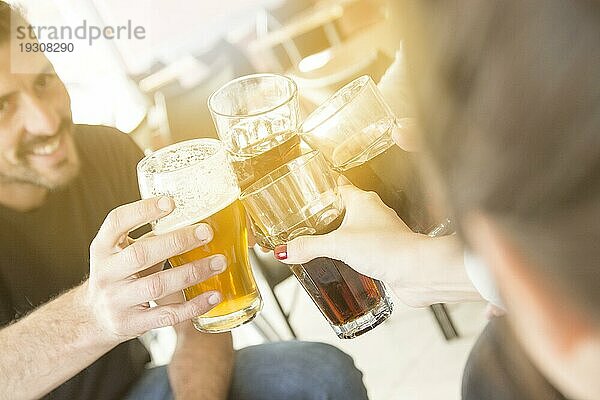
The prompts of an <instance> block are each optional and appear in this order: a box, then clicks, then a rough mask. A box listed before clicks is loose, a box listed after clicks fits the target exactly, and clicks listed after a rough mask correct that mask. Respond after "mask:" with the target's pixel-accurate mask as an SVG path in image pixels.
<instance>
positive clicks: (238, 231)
mask: <svg viewBox="0 0 600 400" xmlns="http://www.w3.org/2000/svg"><path fill="white" fill-rule="evenodd" d="M137 172H138V181H139V186H140V193H141V195H142V198H149V197H155V196H169V197H171V198H172V199H173V201H174V202H175V209H174V210H173V212H172V213H171V214H169V215H167V216H165V217H163V218H160V219H159V220H157V221H154V222H153V223H152V230H153V231H154V232H155V233H157V234H160V233H164V232H169V231H172V230H175V229H178V228H181V227H184V226H188V225H192V224H196V223H199V222H204V223H207V224H209V225H210V226H211V228H212V229H213V232H214V238H213V240H212V241H211V242H210V243H208V244H206V245H203V246H200V247H198V248H196V249H194V250H191V251H188V252H186V253H183V254H180V255H178V256H175V257H171V258H170V259H169V263H170V264H171V265H172V266H173V267H178V266H180V265H183V264H186V263H189V262H191V261H194V260H198V259H201V258H205V257H208V256H211V255H214V254H223V255H224V256H225V258H226V259H227V262H228V266H227V269H226V270H225V271H224V272H222V273H221V274H219V275H216V276H213V277H211V278H209V279H207V280H206V281H204V282H202V283H199V284H197V285H194V286H191V287H189V288H187V289H185V290H184V294H185V297H186V299H187V300H189V299H191V298H193V297H196V296H197V295H199V294H200V293H203V292H206V291H208V290H218V291H220V292H221V295H222V302H221V303H220V304H218V305H217V306H216V307H214V308H213V309H212V310H210V311H209V312H207V313H206V314H203V315H199V316H197V317H195V318H193V319H192V322H193V324H194V326H195V327H196V329H198V330H199V331H203V332H211V333H216V332H224V331H229V330H231V329H233V328H235V327H237V326H239V325H241V324H243V323H246V322H248V321H250V320H252V319H253V318H254V317H255V316H256V315H257V314H258V312H259V311H260V309H261V308H262V300H261V296H260V293H259V291H258V288H257V286H256V282H255V281H254V277H253V275H252V270H251V268H250V263H249V260H248V236H247V230H246V215H245V212H244V209H243V207H242V206H241V204H240V201H239V199H238V197H239V194H240V188H239V186H238V182H237V179H236V176H235V173H234V171H233V169H232V168H231V165H230V163H229V159H228V155H227V152H226V150H225V148H224V147H223V145H222V144H221V142H220V141H218V140H216V139H195V140H188V141H184V142H179V143H175V144H173V145H170V146H167V147H165V148H162V149H160V150H158V151H156V152H154V153H153V154H151V155H149V156H147V157H145V158H144V159H142V160H141V161H140V162H139V164H138V167H137Z"/></svg>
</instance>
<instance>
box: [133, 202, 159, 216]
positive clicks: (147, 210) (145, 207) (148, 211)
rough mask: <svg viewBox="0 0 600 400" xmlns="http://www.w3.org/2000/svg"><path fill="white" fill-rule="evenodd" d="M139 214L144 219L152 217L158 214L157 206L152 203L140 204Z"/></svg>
mask: <svg viewBox="0 0 600 400" xmlns="http://www.w3.org/2000/svg"><path fill="white" fill-rule="evenodd" d="M137 213H138V215H139V216H140V218H143V219H145V218H148V217H152V216H154V215H155V214H156V206H155V205H154V203H153V202H151V201H142V202H140V203H139V207H138V209H137Z"/></svg>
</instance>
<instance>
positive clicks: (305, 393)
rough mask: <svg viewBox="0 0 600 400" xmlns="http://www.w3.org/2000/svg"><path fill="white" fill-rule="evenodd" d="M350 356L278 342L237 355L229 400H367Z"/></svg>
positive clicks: (320, 345)
mask: <svg viewBox="0 0 600 400" xmlns="http://www.w3.org/2000/svg"><path fill="white" fill-rule="evenodd" d="M365 399H367V391H366V389H365V387H364V385H363V381H362V373H361V372H360V371H359V370H358V369H357V368H356V367H355V366H354V361H353V360H352V358H351V357H350V356H348V355H347V354H346V353H344V352H342V351H341V350H339V349H337V348H336V347H333V346H330V345H327V344H323V343H310V342H297V341H289V342H277V343H267V344H262V345H257V346H251V347H246V348H244V349H241V350H239V351H238V352H237V354H236V359H235V368H234V374H233V381H232V383H231V388H230V392H229V400H365Z"/></svg>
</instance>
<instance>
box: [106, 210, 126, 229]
mask: <svg viewBox="0 0 600 400" xmlns="http://www.w3.org/2000/svg"><path fill="white" fill-rule="evenodd" d="M119 209H120V207H117V208H115V209H114V210H111V211H110V212H109V213H108V215H107V216H106V224H107V225H108V228H109V230H111V231H115V230H119V228H120V227H121V219H122V218H121V212H120V211H119Z"/></svg>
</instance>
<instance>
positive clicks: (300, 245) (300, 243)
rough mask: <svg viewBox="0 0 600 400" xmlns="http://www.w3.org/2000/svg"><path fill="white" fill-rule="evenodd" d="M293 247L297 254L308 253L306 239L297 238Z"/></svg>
mask: <svg viewBox="0 0 600 400" xmlns="http://www.w3.org/2000/svg"><path fill="white" fill-rule="evenodd" d="M289 247H290V246H289V244H288V252H289V250H290V249H289ZM291 247H292V251H293V252H295V253H296V254H297V255H299V256H302V255H306V253H307V252H308V244H307V241H306V239H304V238H302V237H299V238H296V239H295V240H294V241H293V245H292V246H291Z"/></svg>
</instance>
